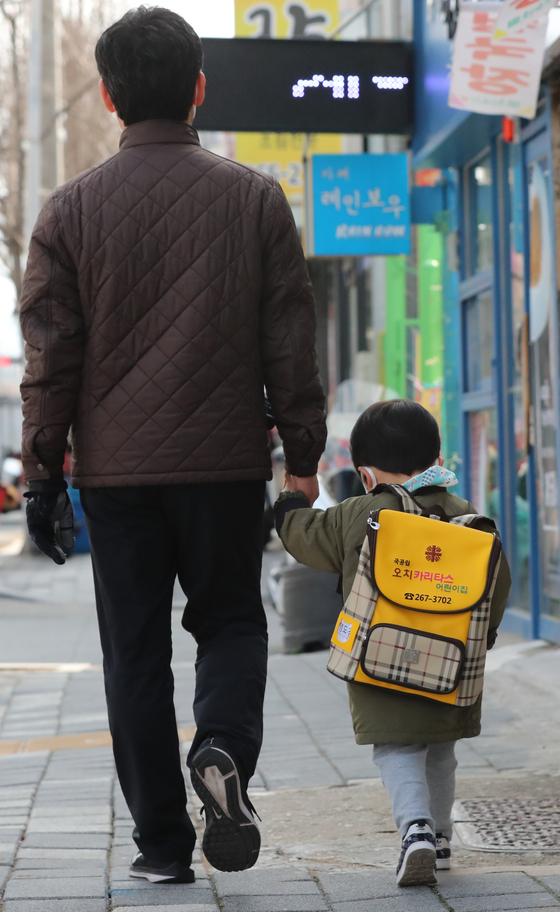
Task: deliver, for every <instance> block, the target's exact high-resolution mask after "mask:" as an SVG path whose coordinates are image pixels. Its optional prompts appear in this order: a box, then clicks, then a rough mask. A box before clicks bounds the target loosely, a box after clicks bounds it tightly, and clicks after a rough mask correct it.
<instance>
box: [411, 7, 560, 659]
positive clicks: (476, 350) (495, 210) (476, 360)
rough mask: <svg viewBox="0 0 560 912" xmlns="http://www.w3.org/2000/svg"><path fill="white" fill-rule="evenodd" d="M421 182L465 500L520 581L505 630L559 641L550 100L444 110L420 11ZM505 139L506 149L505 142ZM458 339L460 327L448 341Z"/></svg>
mask: <svg viewBox="0 0 560 912" xmlns="http://www.w3.org/2000/svg"><path fill="white" fill-rule="evenodd" d="M415 6H416V8H415V44H416V53H417V65H418V72H417V98H416V121H417V124H418V127H417V131H416V134H415V137H414V144H413V151H414V156H413V168H415V169H425V168H428V167H434V168H440V169H442V184H444V189H445V196H446V203H445V207H444V211H442V213H441V217H440V224H441V225H442V226H444V231H445V237H446V243H445V245H444V247H445V256H444V258H443V259H444V262H443V275H442V285H443V296H444V301H443V310H444V315H445V325H446V327H447V331H446V333H445V365H446V366H445V397H446V399H448V400H449V401H448V407H447V415H448V420H449V418H451V419H452V420H453V419H454V420H455V421H456V426H457V435H456V437H457V440H458V446H459V459H460V460H461V464H460V468H459V470H458V474H459V475H460V477H461V487H462V493H463V494H464V496H466V497H468V498H469V499H470V500H471V501H472V502H473V504H474V505H475V507H476V509H477V510H478V511H479V512H481V513H485V514H486V515H490V516H492V517H493V518H495V519H496V522H497V524H498V525H499V528H500V532H501V534H502V538H503V541H504V546H505V549H506V553H507V555H508V558H509V561H510V565H511V568H512V576H513V586H512V591H511V596H510V602H509V608H508V611H507V616H506V619H505V624H506V627H507V628H508V629H510V630H513V631H516V632H518V633H520V634H522V635H523V636H527V637H531V636H533V637H538V636H540V637H545V638H548V639H552V640H555V641H560V560H559V547H560V537H559V490H558V483H557V479H558V471H559V465H560V439H559V434H560V430H559V429H560V421H559V418H560V411H559V409H560V389H559V367H558V351H559V338H558V294H557V281H556V268H555V260H556V238H555V225H554V217H553V214H554V195H553V194H554V190H553V180H552V129H551V126H552V121H551V96H550V91H549V89H548V88H547V86H543V87H542V90H541V98H540V102H539V108H538V111H537V116H536V117H535V119H534V120H532V121H524V120H522V121H521V122H520V124H518V125H517V135H515V136H514V141H513V142H506V141H505V139H504V136H503V135H502V119H501V118H499V117H492V116H485V115H479V114H469V113H467V112H464V111H457V110H452V109H450V108H449V107H447V103H446V100H447V85H448V81H447V70H446V67H447V64H448V63H449V60H450V51H451V40H450V37H449V32H450V31H452V28H451V29H450V28H449V23H445V22H442V21H441V19H440V17H439V15H436V14H435V4H432V3H429V2H426V0H416V5H415ZM509 138H510V137H508V139H509ZM450 327H454V329H453V330H451V331H450Z"/></svg>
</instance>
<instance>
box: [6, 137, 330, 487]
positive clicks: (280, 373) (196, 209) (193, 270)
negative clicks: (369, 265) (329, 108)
mask: <svg viewBox="0 0 560 912" xmlns="http://www.w3.org/2000/svg"><path fill="white" fill-rule="evenodd" d="M21 323H22V328H23V335H24V338H25V340H26V343H27V346H26V357H27V369H26V373H25V377H24V379H23V383H22V395H23V400H24V407H23V411H24V428H23V463H24V467H25V475H26V478H27V480H28V481H32V480H38V479H47V478H50V477H54V476H58V475H60V472H61V469H62V463H63V459H64V453H65V448H66V442H67V435H68V431H69V428H70V427H71V428H72V438H73V452H74V464H73V484H74V485H75V486H76V487H105V486H120V485H149V484H180V483H187V482H208V481H212V482H214V481H215V482H219V481H235V480H242V479H259V478H260V479H263V478H270V476H271V463H270V453H269V449H268V445H267V434H266V423H265V405H264V392H263V390H264V387H266V390H267V393H268V396H269V398H270V401H271V404H272V409H273V412H274V415H275V418H276V423H277V427H278V430H279V432H280V435H281V437H282V439H283V443H284V448H285V452H286V458H287V465H288V468H289V470H290V471H291V472H292V473H293V474H295V475H313V474H314V473H315V471H316V468H317V462H318V459H319V456H320V455H321V453H322V451H323V447H324V442H325V436H326V431H325V418H324V397H323V392H322V389H321V384H320V381H319V375H318V369H317V360H316V355H315V311H314V302H313V293H312V289H311V285H310V282H309V277H308V273H307V267H306V264H305V260H304V257H303V253H302V250H301V245H300V242H299V238H298V235H297V232H296V229H295V226H294V222H293V219H292V215H291V211H290V209H289V206H288V204H287V202H286V199H285V197H284V194H283V193H282V190H281V189H280V187H279V185H278V184H277V183H276V181H274V180H273V179H272V178H270V177H268V176H266V175H264V174H261V173H259V172H256V171H253V170H251V169H250V168H247V167H245V166H243V165H240V164H237V163H236V162H231V161H228V160H226V159H223V158H220V157H219V156H217V155H213V154H212V153H210V152H207V151H206V150H204V149H202V148H201V146H200V143H199V140H198V136H197V134H196V132H195V130H193V129H192V128H191V127H189V126H187V125H186V124H181V123H178V122H174V121H145V122H142V123H137V124H134V125H133V126H130V127H127V128H126V130H125V131H124V132H123V134H122V138H121V144H120V150H119V152H118V153H117V154H116V155H115V156H113V158H110V159H109V160H108V161H105V162H103V164H101V165H99V166H98V167H96V168H93V169H92V170H90V171H87V172H85V173H84V174H81V175H79V176H78V177H77V178H74V179H73V180H71V181H69V182H68V183H66V184H64V185H63V186H62V187H60V188H58V189H57V190H56V191H55V192H54V193H53V194H52V196H51V197H50V198H49V200H48V201H47V202H46V204H45V206H44V208H43V211H42V212H41V215H40V217H39V220H38V222H37V225H36V227H35V231H34V233H33V238H32V240H31V246H30V253H29V262H28V266H27V272H26V275H25V281H24V288H23V296H22V301H21Z"/></svg>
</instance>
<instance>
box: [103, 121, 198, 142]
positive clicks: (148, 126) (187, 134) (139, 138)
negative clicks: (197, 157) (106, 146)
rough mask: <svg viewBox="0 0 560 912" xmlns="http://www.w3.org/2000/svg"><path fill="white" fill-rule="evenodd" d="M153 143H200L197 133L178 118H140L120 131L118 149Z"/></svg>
mask: <svg viewBox="0 0 560 912" xmlns="http://www.w3.org/2000/svg"><path fill="white" fill-rule="evenodd" d="M154 143H187V144H188V145H196V146H198V145H200V140H199V138H198V133H197V132H196V130H195V129H194V127H191V126H189V124H185V123H180V121H178V120H142V121H140V123H135V124H131V125H130V126H129V127H125V129H124V130H123V131H122V134H121V139H120V142H119V149H129V148H131V147H132V146H145V145H148V144H154Z"/></svg>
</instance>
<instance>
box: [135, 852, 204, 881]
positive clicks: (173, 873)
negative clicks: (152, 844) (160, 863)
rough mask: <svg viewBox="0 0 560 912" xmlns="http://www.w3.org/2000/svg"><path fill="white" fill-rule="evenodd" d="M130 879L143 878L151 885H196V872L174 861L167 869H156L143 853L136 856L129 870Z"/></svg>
mask: <svg viewBox="0 0 560 912" xmlns="http://www.w3.org/2000/svg"><path fill="white" fill-rule="evenodd" d="M128 874H129V876H130V877H143V878H144V880H149V881H150V883H158V884H159V883H175V884H177V883H194V879H195V878H194V871H193V869H192V868H189V867H187V865H184V864H181V862H179V861H174V862H173V863H172V864H170V865H167V866H166V867H154V866H153V865H150V864H148V862H147V861H146V859H145V858H144V856H143V855H142V852H138V854H137V855H135V856H134V858H133V859H132V862H131V864H130V868H129V869H128Z"/></svg>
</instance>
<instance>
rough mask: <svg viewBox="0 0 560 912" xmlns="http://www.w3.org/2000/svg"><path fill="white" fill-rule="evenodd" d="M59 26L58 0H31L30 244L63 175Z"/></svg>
mask: <svg viewBox="0 0 560 912" xmlns="http://www.w3.org/2000/svg"><path fill="white" fill-rule="evenodd" d="M57 26H58V23H57V0H31V39H30V53H29V86H28V95H27V106H28V111H27V144H28V148H27V199H26V209H25V240H26V244H27V243H28V242H29V238H30V237H31V232H32V231H33V226H34V224H35V222H36V220H37V216H38V215H39V211H40V209H41V206H42V205H43V202H44V201H45V198H46V197H47V196H48V195H49V193H50V192H51V191H52V190H54V188H55V187H56V186H57V185H58V184H59V183H60V182H61V181H62V179H63V146H62V142H61V139H60V130H59V127H58V115H59V113H60V110H61V101H62V70H61V54H60V32H59V29H58V27H57Z"/></svg>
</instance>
